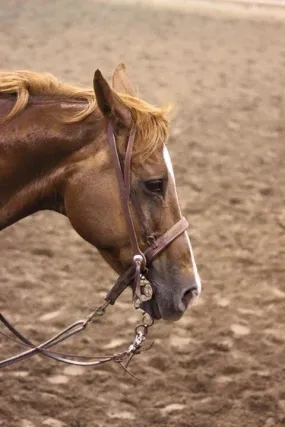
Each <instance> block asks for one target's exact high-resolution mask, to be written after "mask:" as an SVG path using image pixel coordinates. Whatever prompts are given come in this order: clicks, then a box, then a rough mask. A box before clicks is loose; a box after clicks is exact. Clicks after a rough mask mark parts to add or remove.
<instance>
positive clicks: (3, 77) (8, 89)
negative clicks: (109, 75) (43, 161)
mask: <svg viewBox="0 0 285 427" xmlns="http://www.w3.org/2000/svg"><path fill="white" fill-rule="evenodd" d="M1 94H11V95H14V96H15V95H16V101H15V104H14V106H13V108H12V110H11V111H10V112H9V113H8V114H7V115H6V116H5V117H4V118H3V119H2V121H1V119H0V124H4V123H5V122H7V121H9V120H11V119H12V118H13V117H15V116H16V115H17V114H19V113H21V112H22V111H23V110H24V109H25V108H26V106H27V104H28V101H29V97H30V96H32V95H34V96H35V95H42V96H45V95H46V96H58V97H62V98H67V99H69V100H78V101H81V102H82V104H84V107H83V108H82V109H81V110H80V111H78V112H76V113H72V112H70V111H69V110H67V111H66V112H65V114H64V115H61V116H60V118H61V119H62V121H63V122H65V123H75V122H80V121H82V120H84V119H85V118H86V117H88V116H89V115H90V114H91V113H93V112H94V110H95V109H96V108H97V104H96V98H95V94H94V91H93V89H86V88H81V87H78V86H73V85H71V84H67V83H63V82H61V81H60V80H58V79H57V78H56V77H54V76H53V75H52V74H50V73H36V72H33V71H15V72H0V95H1ZM117 95H118V96H119V97H120V100H121V101H122V102H123V104H124V105H126V106H127V107H128V108H129V109H130V111H131V114H132V117H133V120H134V123H135V125H136V128H137V140H138V143H137V144H135V147H134V154H140V157H145V156H148V155H150V154H151V153H152V152H154V151H155V150H156V149H157V148H158V147H159V146H161V145H162V144H163V143H164V142H166V140H167V137H168V121H167V119H166V112H167V109H163V108H158V107H155V106H153V105H151V104H148V103H147V102H145V101H143V100H142V99H140V98H137V97H135V96H131V95H126V94H122V93H117Z"/></svg>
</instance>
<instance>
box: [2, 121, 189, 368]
mask: <svg viewBox="0 0 285 427" xmlns="http://www.w3.org/2000/svg"><path fill="white" fill-rule="evenodd" d="M107 140H108V144H109V147H110V150H111V154H112V162H113V165H114V168H115V172H116V177H117V182H118V186H119V192H120V200H121V205H122V209H123V213H124V218H125V222H126V228H127V231H128V234H129V238H130V242H131V246H132V264H131V265H130V267H129V268H128V269H127V270H126V271H125V272H124V273H122V274H121V275H120V276H119V278H118V279H117V281H116V282H115V284H114V285H113V287H112V288H111V290H110V291H109V292H108V293H107V295H106V297H105V302H104V303H103V304H102V305H100V306H99V307H98V308H96V309H95V310H94V311H92V312H91V314H90V315H89V316H88V317H87V318H86V319H84V320H79V321H77V322H74V323H72V324H71V325H70V326H68V327H67V328H65V329H64V330H62V331H61V332H59V333H58V334H57V335H55V336H54V337H52V338H50V339H49V340H47V341H45V342H43V343H41V344H39V345H35V344H34V343H33V342H31V341H30V340H29V339H28V338H26V337H24V336H23V335H22V334H21V333H20V332H19V331H18V330H17V329H16V328H15V327H14V326H12V324H11V323H10V322H9V321H8V320H7V319H6V318H5V317H4V316H3V314H1V313H0V322H1V323H2V324H3V325H4V326H5V327H6V328H7V329H8V330H9V331H10V332H11V333H12V334H13V335H14V337H11V336H9V335H7V334H6V333H4V332H3V331H1V330H0V335H2V336H4V337H6V338H7V339H10V340H12V341H14V342H16V343H18V344H21V345H22V346H24V347H26V348H27V349H26V350H25V351H23V352H22V353H19V354H17V355H15V356H12V357H9V358H7V359H4V360H2V361H0V368H4V367H6V366H8V365H12V364H14V363H16V362H19V361H21V360H24V359H26V358H29V357H31V356H33V355H35V354H41V355H43V356H45V357H48V358H51V359H54V360H57V361H59V362H64V363H68V364H71V365H80V366H95V365H100V364H103V363H107V362H110V361H113V362H116V363H118V364H120V365H121V366H122V367H123V368H124V369H125V370H127V366H128V364H129V362H130V361H131V359H132V358H133V356H134V355H136V354H139V353H140V352H142V351H146V350H148V349H149V348H150V347H151V346H149V347H148V348H143V346H142V344H143V342H144V341H145V339H146V336H147V333H148V328H149V327H150V326H152V325H153V323H154V320H153V319H152V318H151V316H149V315H148V314H147V313H144V314H143V317H142V323H141V324H139V325H138V326H137V327H136V328H135V338H134V340H133V342H132V344H131V345H130V346H129V347H128V349H126V350H124V351H122V352H121V353H115V354H113V355H111V356H100V357H96V356H78V355H74V354H67V353H61V352H57V351H52V350H50V348H51V347H54V346H55V345H57V344H59V343H61V342H63V341H65V340H67V339H68V338H69V337H71V336H73V335H76V334H78V333H79V332H81V331H83V330H85V329H86V327H87V326H88V325H89V324H90V323H92V322H93V321H94V319H95V318H96V317H99V316H102V315H104V314H105V310H106V308H107V307H108V305H109V304H111V305H113V304H114V303H115V302H116V300H117V298H118V297H119V296H120V295H121V293H122V292H123V291H124V290H125V289H126V288H127V287H128V286H129V285H131V286H132V289H133V295H134V305H135V308H140V304H141V302H144V301H148V300H151V299H152V297H153V288H152V286H151V283H149V282H148V281H147V279H146V278H145V277H144V273H145V272H146V270H147V267H148V266H149V265H150V264H151V263H152V261H153V260H154V259H155V258H156V257H157V256H158V255H159V254H160V253H161V252H162V251H163V250H164V249H166V247H167V246H169V245H170V244H171V243H172V242H173V241H174V240H175V239H177V237H179V236H180V235H181V234H183V233H184V231H186V229H187V228H188V225H189V224H188V222H187V220H186V219H185V218H184V217H182V218H181V219H180V220H179V221H178V222H177V223H176V224H174V225H173V226H172V227H171V228H170V229H169V230H167V231H166V232H165V233H164V234H163V235H161V236H159V237H157V238H156V237H154V236H153V235H148V236H147V242H148V245H149V247H148V248H147V249H146V250H145V251H144V252H142V250H141V249H140V247H139V243H138V239H137V234H136V231H135V227H134V223H133V217H132V213H131V197H130V195H131V159H132V152H133V145H134V141H135V129H134V128H133V129H132V130H131V132H130V134H129V139H128V143H127V149H126V155H125V161H124V164H123V166H121V162H120V159H119V153H118V147H117V144H116V139H115V135H114V129H113V126H112V123H111V122H110V121H109V122H108V125H107ZM123 362H125V365H124V364H123ZM127 372H129V371H127Z"/></svg>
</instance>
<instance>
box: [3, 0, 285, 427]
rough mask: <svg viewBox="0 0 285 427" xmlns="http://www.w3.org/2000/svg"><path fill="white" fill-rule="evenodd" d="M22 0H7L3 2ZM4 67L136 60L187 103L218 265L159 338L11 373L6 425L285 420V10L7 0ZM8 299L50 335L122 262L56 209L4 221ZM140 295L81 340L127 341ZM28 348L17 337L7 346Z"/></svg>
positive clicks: (194, 211) (190, 167)
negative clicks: (121, 352)
mask: <svg viewBox="0 0 285 427" xmlns="http://www.w3.org/2000/svg"><path fill="white" fill-rule="evenodd" d="M4 3H5V4H4ZM0 15H1V18H0V19H1V26H2V29H1V33H0V46H1V68H3V69H25V68H28V69H35V70H38V71H50V72H53V73H54V74H55V75H57V76H58V77H61V78H63V79H65V80H67V81H70V82H74V83H82V84H85V85H89V86H91V83H92V77H93V72H94V70H95V68H100V69H101V70H102V71H103V73H104V74H105V75H106V76H107V77H110V76H111V73H112V71H113V69H114V68H115V66H116V65H117V63H118V62H119V61H120V60H122V59H123V60H124V61H125V62H126V64H127V65H128V69H129V73H130V75H131V76H132V78H133V81H134V82H135V85H136V86H137V87H138V88H139V90H140V94H141V95H142V96H143V97H144V98H145V99H147V100H149V101H151V102H154V103H166V102H169V101H170V102H173V103H175V104H176V117H174V119H173V122H172V136H171V141H170V150H171V153H172V157H173V162H174V165H175V170H176V177H177V183H178V187H179V194H180V198H181V205H182V208H183V211H184V214H185V215H186V216H187V218H188V219H189V221H190V223H191V228H190V236H191V238H192V244H193V246H194V249H195V254H196V259H197V263H198V266H199V269H200V273H201V276H202V279H203V284H204V289H203V294H202V297H201V299H200V300H199V301H198V303H197V304H196V305H195V306H194V307H193V308H192V309H191V310H189V312H188V313H187V315H185V317H184V318H183V319H182V320H181V321H180V322H178V323H176V324H167V323H163V322H160V323H157V324H156V325H155V327H154V328H153V329H152V331H151V338H153V339H155V341H156V344H155V346H154V348H153V349H152V350H151V351H150V352H148V353H144V354H143V355H142V356H141V357H139V358H137V359H136V361H135V362H134V364H133V366H132V369H133V370H134V372H135V373H137V375H139V376H140V377H141V381H137V380H135V379H133V378H131V377H129V376H126V375H125V374H124V372H123V371H122V370H120V369H119V367H118V366H115V365H111V366H105V367H103V368H101V367H100V368H99V369H96V368H91V369H83V368H72V367H68V366H65V365H60V364H58V363H55V362H53V361H50V362H49V361H45V360H43V359H42V358H40V357H38V356H37V357H35V358H34V359H31V360H30V361H25V362H23V363H21V364H19V365H14V366H12V367H10V368H7V369H4V370H2V371H1V372H0V384H1V386H0V426H1V427H38V426H39V427H41V426H43V427H45V426H49V427H133V426H136V427H158V426H159V427H281V426H285V363H284V362H285V331H284V321H285V309H284V308H285V285H284V274H285V265H284V256H285V238H284V231H285V207H284V199H285V167H284V161H285V145H284V136H285V71H284V70H285V14H284V10H282V9H278V8H276V9H274V10H273V9H272V8H270V12H269V11H268V13H267V12H266V9H264V10H263V13H262V14H261V13H256V14H255V13H254V11H252V10H251V11H250V10H247V11H246V13H245V10H244V9H243V10H242V12H241V13H234V10H231V11H227V12H225V11H220V10H219V8H216V9H215V12H214V13H213V10H212V9H211V8H210V7H209V11H208V9H207V7H203V8H202V9H201V10H198V9H197V8H196V7H195V8H193V9H191V8H187V11H186V10H181V11H180V10H179V9H178V8H177V7H175V8H173V9H171V8H169V7H168V8H163V7H159V8H153V7H152V6H151V2H148V1H147V0H146V1H145V2H144V6H143V5H142V3H141V2H134V3H133V4H132V5H131V4H130V3H128V4H125V5H119V4H118V3H113V2H111V1H110V2H108V1H105V2H103V1H102V2H100V1H95V0H93V1H89V0H85V1H75V0H56V1H55V0H49V1H47V0H25V1H23V0H9V1H6V2H2V3H1V6H0ZM0 250H1V265H0V286H1V295H0V311H3V312H4V313H5V314H6V315H7V316H8V318H9V319H10V320H11V321H12V322H13V323H14V324H15V325H17V326H18V327H20V328H21V330H22V331H23V332H24V333H25V334H27V335H28V336H29V337H31V338H32V339H34V340H36V341H40V340H44V339H46V338H48V337H49V336H51V335H52V334H54V333H55V332H56V331H58V330H59V329H61V328H63V327H64V326H66V325H68V324H70V323H71V322H73V321H74V320H77V319H79V318H82V317H84V316H85V315H86V314H87V313H88V312H89V309H90V308H91V307H92V306H94V305H96V304H97V303H98V302H99V301H101V299H102V297H103V295H104V293H105V291H107V289H108V288H109V286H110V283H111V281H112V279H113V278H114V277H115V276H114V274H113V273H112V272H111V271H110V269H109V268H108V267H107V266H106V265H105V263H104V262H103V261H101V259H100V258H99V256H98V255H97V253H96V250H95V249H93V248H92V247H91V246H90V245H88V244H87V243H85V242H84V241H82V240H81V239H80V237H78V236H77V235H76V234H75V232H74V231H73V230H72V229H71V227H70V225H69V223H68V221H67V220H65V219H63V218H61V217H60V216H58V215H56V214H53V213H39V214H37V215H35V216H33V217H30V218H28V219H25V220H23V221H21V222H20V223H18V224H16V225H15V226H13V227H11V228H9V229H7V230H5V231H4V232H2V233H1V240H0ZM137 319H138V316H137V314H136V313H135V312H134V310H133V308H132V306H131V303H130V295H129V294H127V295H125V296H124V297H123V298H122V299H121V300H120V301H119V302H118V303H117V304H116V306H115V307H113V308H112V309H111V310H110V313H109V315H108V316H107V317H106V318H105V319H104V321H103V320H102V321H101V320H100V322H99V323H98V325H97V326H96V325H94V326H93V327H91V328H90V329H89V331H88V333H86V334H85V335H83V336H80V337H78V338H76V339H73V340H71V342H69V343H68V345H67V346H66V347H65V348H66V349H68V350H69V351H71V352H78V353H79V352H81V353H82V352H85V353H87V354H96V353H100V351H103V352H106V351H108V352H111V351H116V350H118V349H120V348H122V347H124V346H126V345H127V344H128V343H129V341H130V339H131V338H132V334H133V327H134V325H135V324H136V322H137ZM16 351H17V348H16V346H15V345H13V344H10V343H7V342H6V341H4V340H2V339H1V340H0V354H1V357H2V356H5V355H8V354H13V353H15V352H16Z"/></svg>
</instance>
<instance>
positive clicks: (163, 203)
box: [0, 63, 201, 321]
mask: <svg viewBox="0 0 285 427" xmlns="http://www.w3.org/2000/svg"><path fill="white" fill-rule="evenodd" d="M167 137H168V120H167V111H166V110H165V109H163V108H158V107H155V106H153V105H150V104H149V103H147V102H146V101H144V100H142V99H140V98H139V97H138V96H137V94H136V92H135V90H134V88H133V85H132V83H131V81H130V79H129V77H128V75H127V72H126V68H125V65H124V64H123V63H120V64H119V65H118V67H117V68H116V69H115V71H114V73H113V77H112V85H109V83H108V82H107V80H106V79H105V78H104V77H103V75H102V73H101V72H100V70H96V72H95V74H94V80H93V89H85V88H80V87H76V86H73V85H70V84H66V83H62V82H61V81H59V80H58V79H56V78H55V77H54V76H53V75H51V74H48V73H36V72H32V71H15V72H1V73H0V231H1V230H3V229H5V228H6V227H8V226H11V225H12V224H14V223H16V222H17V221H19V220H20V219H22V218H24V217H27V216H29V215H32V214H33V213H35V212H37V211H40V210H52V211H55V212H57V213H59V214H61V215H65V216H66V217H67V218H68V219H69V221H70V224H71V225H72V227H73V228H74V229H75V230H76V232H77V233H78V234H79V235H80V236H81V237H82V238H83V239H85V240H86V241H87V242H89V243H91V244H92V245H93V246H95V247H96V248H97V250H98V251H99V253H100V254H101V255H102V257H103V258H104V259H105V260H106V261H107V263H108V264H109V266H111V268H113V269H114V270H115V271H116V272H117V273H118V274H119V275H122V274H124V272H125V271H129V269H130V267H131V266H132V265H133V263H135V267H136V268H137V280H138V279H139V278H140V277H142V273H143V275H144V276H145V278H146V280H147V281H148V282H149V283H150V285H151V288H152V291H153V295H152V298H151V299H150V300H149V301H143V300H142V301H141V308H142V309H143V310H144V311H145V312H146V313H148V314H149V315H150V316H151V317H152V318H153V319H161V318H162V319H165V320H171V321H176V320H178V319H180V318H181V316H182V315H183V314H184V312H185V310H186V309H187V307H188V305H189V304H190V302H192V301H193V300H194V299H195V298H196V297H197V296H198V295H199V294H200V291H201V281H200V277H199V274H198V270H197V266H196V263H195V259H194V255H193V250H192V247H191V244H190V240H189V237H188V234H187V232H186V228H187V225H186V226H185V221H186V220H184V223H183V224H182V222H183V220H182V214H181V210H180V206H179V201H178V197H177V190H176V184H175V177H174V172H173V167H172V163H171V158H170V155H169V151H168V149H167V146H166V142H167ZM110 141H111V142H110ZM110 144H111V145H110ZM112 144H113V145H112ZM114 159H115V160H114ZM114 162H115V163H114ZM114 165H115V166H114ZM126 188H127V193H128V194H127V195H126ZM177 224H178V226H177ZM169 230H170V231H169ZM149 252H151V256H150V253H149ZM121 291H122V289H119V291H118V292H117V295H116V297H117V296H118V294H119V293H120V292H121ZM114 300H115V298H114ZM113 302H114V301H113Z"/></svg>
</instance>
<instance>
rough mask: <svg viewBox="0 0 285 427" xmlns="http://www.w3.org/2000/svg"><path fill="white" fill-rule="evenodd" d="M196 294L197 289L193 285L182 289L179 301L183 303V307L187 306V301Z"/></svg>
mask: <svg viewBox="0 0 285 427" xmlns="http://www.w3.org/2000/svg"><path fill="white" fill-rule="evenodd" d="M197 296H198V290H197V289H196V288H194V287H192V288H188V289H186V290H185V291H184V293H183V295H182V297H181V301H182V303H183V304H184V305H185V308H186V307H187V306H188V304H189V302H190V301H191V300H192V299H194V298H196V297H197Z"/></svg>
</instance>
